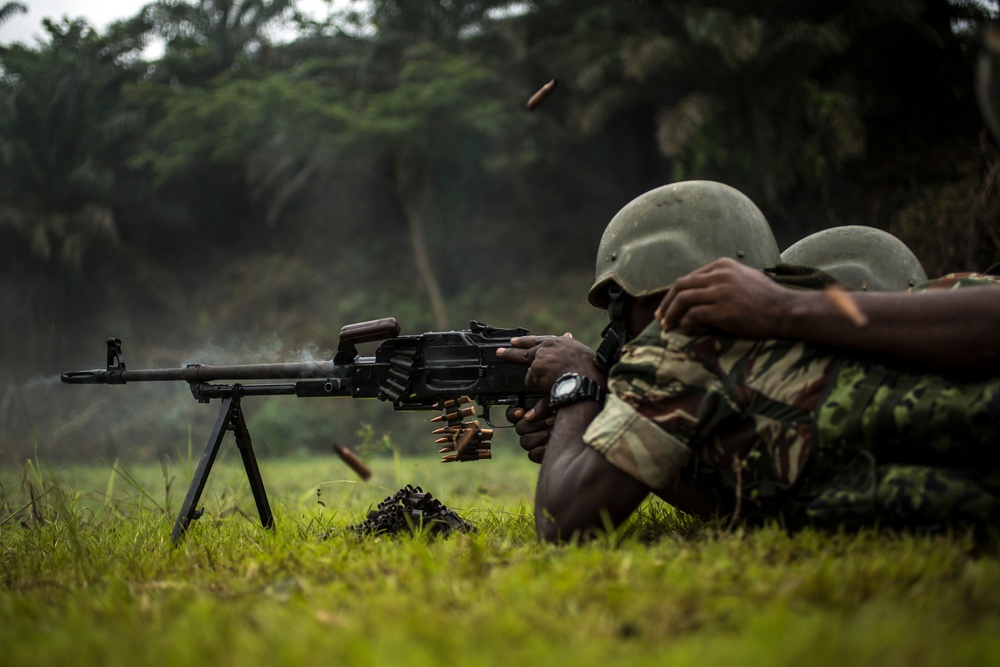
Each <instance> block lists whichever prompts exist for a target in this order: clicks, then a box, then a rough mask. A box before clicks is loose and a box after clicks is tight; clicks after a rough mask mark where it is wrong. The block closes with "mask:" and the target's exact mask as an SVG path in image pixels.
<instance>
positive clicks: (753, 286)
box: [654, 258, 791, 339]
mask: <svg viewBox="0 0 1000 667" xmlns="http://www.w3.org/2000/svg"><path fill="white" fill-rule="evenodd" d="M790 291H791V290H789V289H788V288H786V287H782V286H781V285H779V284H777V283H776V282H774V281H773V280H771V279H770V278H768V277H767V276H766V275H765V274H764V273H763V272H762V271H759V270H757V269H752V268H750V267H748V266H745V265H743V264H740V263H739V262H737V261H736V260H734V259H729V258H723V259H717V260H715V261H714V262H711V263H709V264H706V265H705V266H703V267H701V268H699V269H695V270H694V271H692V272H691V273H689V274H687V275H686V276H682V277H681V278H678V279H677V280H676V281H674V284H673V285H671V287H670V289H669V290H668V291H667V294H666V296H664V297H663V301H662V302H661V303H660V305H659V307H658V308H657V309H656V313H655V315H654V317H656V319H657V320H658V321H659V322H660V325H661V326H662V327H663V329H664V331H669V330H671V329H680V330H681V331H682V332H683V333H685V334H687V335H689V336H693V335H696V334H699V333H702V332H704V331H705V330H709V329H716V330H722V331H725V332H728V333H730V334H733V335H735V336H739V337H741V338H754V339H760V338H777V337H779V333H780V330H781V324H782V322H783V321H784V320H785V319H786V317H787V315H788V310H787V303H788V301H789V299H788V293H789V292H790Z"/></svg>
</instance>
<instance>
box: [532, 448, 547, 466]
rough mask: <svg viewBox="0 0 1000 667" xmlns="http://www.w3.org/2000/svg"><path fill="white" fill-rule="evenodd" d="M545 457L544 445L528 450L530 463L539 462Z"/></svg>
mask: <svg viewBox="0 0 1000 667" xmlns="http://www.w3.org/2000/svg"><path fill="white" fill-rule="evenodd" d="M544 458H545V446H544V445H542V446H541V447H535V448H534V449H532V450H529V451H528V460H529V461H531V462H532V463H541V462H542V460H543V459H544Z"/></svg>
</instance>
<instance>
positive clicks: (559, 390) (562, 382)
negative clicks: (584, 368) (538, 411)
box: [552, 376, 580, 398]
mask: <svg viewBox="0 0 1000 667" xmlns="http://www.w3.org/2000/svg"><path fill="white" fill-rule="evenodd" d="M579 385H580V378H579V377H576V376H572V377H567V378H560V379H559V381H558V382H556V384H555V386H554V387H552V396H554V397H556V398H562V397H564V396H569V395H571V394H572V393H573V392H574V391H576V388H577V387H578V386H579Z"/></svg>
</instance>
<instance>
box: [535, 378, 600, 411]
mask: <svg viewBox="0 0 1000 667" xmlns="http://www.w3.org/2000/svg"><path fill="white" fill-rule="evenodd" d="M606 396H607V391H605V389H604V387H602V386H601V385H600V384H599V383H598V382H597V381H596V380H593V379H592V378H589V377H587V376H586V375H580V374H579V373H565V374H564V375H562V376H560V377H559V379H558V380H556V381H555V383H553V385H552V391H551V392H550V393H549V409H550V410H552V411H553V412H556V411H557V410H558V409H559V408H562V407H565V406H567V405H572V404H573V403H578V402H580V401H597V402H598V403H600V404H601V405H603V404H604V398H605V397H606Z"/></svg>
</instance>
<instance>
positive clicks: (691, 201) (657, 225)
mask: <svg viewBox="0 0 1000 667" xmlns="http://www.w3.org/2000/svg"><path fill="white" fill-rule="evenodd" d="M720 257H732V258H733V259H736V260H739V261H741V262H743V263H744V264H746V265H747V266H752V267H754V268H757V269H762V268H764V267H765V266H773V265H774V264H777V263H778V262H779V261H780V255H779V252H778V244H777V242H776V241H775V240H774V235H773V234H772V232H771V227H770V226H769V225H768V224H767V220H765V219H764V214H763V213H761V212H760V209H758V208H757V206H756V205H754V203H753V202H752V201H750V199H748V198H747V197H746V195H744V194H743V193H741V192H740V191H739V190H736V189H735V188H732V187H730V186H728V185H723V184H722V183H715V182H713V181H683V182H680V183H671V184H669V185H664V186H661V187H659V188H656V189H655V190H650V191H649V192H646V193H645V194H642V195H639V196H638V197H636V198H635V199H633V200H632V201H630V202H629V203H628V204H626V205H625V207H624V208H623V209H622V210H620V211H618V213H617V214H616V215H615V217H614V218H612V219H611V222H609V223H608V226H607V228H606V229H605V230H604V236H603V237H601V244H600V247H599V248H598V250H597V270H596V277H595V280H594V286H593V287H591V288H590V293H589V294H588V295H587V298H588V300H589V301H590V303H592V304H593V305H595V306H597V307H598V308H607V307H608V302H609V298H608V290H609V288H610V286H611V283H616V284H618V285H619V286H620V287H621V288H622V289H623V290H625V292H626V293H627V294H630V295H632V296H634V297H641V296H647V295H650V294H655V293H656V292H662V291H663V290H665V289H667V288H668V287H669V286H670V285H671V284H672V283H673V282H674V281H675V280H677V279H678V278H680V277H681V276H683V275H685V274H687V273H690V272H691V271H693V270H695V269H697V268H698V267H700V266H703V265H705V264H707V263H709V262H711V261H712V260H715V259H719V258H720Z"/></svg>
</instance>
